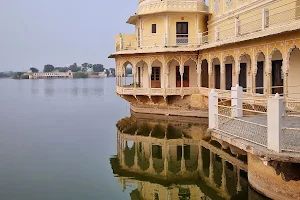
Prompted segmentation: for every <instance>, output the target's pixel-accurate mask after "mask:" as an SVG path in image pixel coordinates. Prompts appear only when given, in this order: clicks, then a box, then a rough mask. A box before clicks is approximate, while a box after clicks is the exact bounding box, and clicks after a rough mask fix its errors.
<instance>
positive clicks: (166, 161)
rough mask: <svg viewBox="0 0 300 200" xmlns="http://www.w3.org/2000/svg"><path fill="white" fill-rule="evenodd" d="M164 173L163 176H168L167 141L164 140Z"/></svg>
mask: <svg viewBox="0 0 300 200" xmlns="http://www.w3.org/2000/svg"><path fill="white" fill-rule="evenodd" d="M163 149H164V154H163V155H164V157H165V159H164V173H165V176H167V175H168V170H169V165H168V164H169V163H168V152H169V146H168V145H167V140H166V139H165V142H164V148H163Z"/></svg>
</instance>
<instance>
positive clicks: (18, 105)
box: [0, 78, 260, 200]
mask: <svg viewBox="0 0 300 200" xmlns="http://www.w3.org/2000/svg"><path fill="white" fill-rule="evenodd" d="M0 94H1V97H0V111H1V114H0V127H1V129H0V130H1V134H0V199H4V200H19V199H22V200H27V199H28V200H41V199H43V200H48V199H49V200H50V199H51V200H54V199H55V200H58V199H63V200H65V199H72V200H76V199H78V200H79V199H80V200H83V199H84V200H92V199H95V200H96V199H97V200H98V199H103V200H106V199H108V200H110V199H111V200H114V199H116V200H117V199H122V200H123V199H125V200H126V199H139V197H138V196H139V195H135V194H136V191H137V190H136V187H137V186H138V185H137V184H136V183H133V185H130V186H129V187H128V186H127V187H126V189H125V190H124V192H123V191H122V190H123V189H124V188H123V187H122V184H121V183H120V182H118V178H117V177H115V176H120V174H118V173H119V171H118V170H117V171H118V172H116V169H112V167H113V166H115V165H113V164H112V163H118V162H119V161H118V160H116V161H114V160H115V159H117V158H118V156H117V150H118V147H120V146H119V144H118V143H117V128H116V123H117V122H118V121H119V120H121V119H123V118H125V117H129V116H130V113H129V105H128V103H126V102H125V101H124V100H122V99H121V98H119V97H118V96H116V94H115V79H113V78H107V79H82V80H23V81H16V80H9V79H0ZM113 170H114V172H113ZM123 176H126V173H125V174H123ZM131 177H132V178H131V179H133V180H135V178H134V177H133V176H132V175H131ZM120 178H122V177H121V176H120V177H119V179H120ZM136 179H137V178H136ZM143 181H144V182H147V177H146V180H143ZM151 184H154V186H155V185H156V184H158V183H156V182H155V181H154V183H153V182H151ZM193 184H194V183H193ZM196 185H197V183H196ZM198 185H199V184H198ZM200 185H201V184H200ZM165 187H166V188H168V187H169V186H165ZM244 187H245V188H246V187H247V183H244ZM247 191H248V190H246V193H245V192H244V193H243V199H247V197H248V194H247ZM249 196H251V195H249ZM255 197H256V196H255ZM147 198H148V199H153V197H152V196H151V197H150V196H148V197H147ZM256 198H257V197H256ZM185 199H188V198H185ZM250 199H251V198H250ZM257 199H260V198H257Z"/></svg>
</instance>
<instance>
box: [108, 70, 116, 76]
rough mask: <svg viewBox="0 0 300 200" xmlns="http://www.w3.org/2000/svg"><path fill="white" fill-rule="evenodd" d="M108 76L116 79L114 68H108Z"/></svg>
mask: <svg viewBox="0 0 300 200" xmlns="http://www.w3.org/2000/svg"><path fill="white" fill-rule="evenodd" d="M109 71H110V76H113V77H116V70H115V68H109Z"/></svg>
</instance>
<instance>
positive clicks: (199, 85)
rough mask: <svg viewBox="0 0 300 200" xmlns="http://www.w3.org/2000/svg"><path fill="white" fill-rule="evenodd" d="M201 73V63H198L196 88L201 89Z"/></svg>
mask: <svg viewBox="0 0 300 200" xmlns="http://www.w3.org/2000/svg"><path fill="white" fill-rule="evenodd" d="M201 72H202V70H201V63H199V64H198V65H197V86H198V88H200V87H201Z"/></svg>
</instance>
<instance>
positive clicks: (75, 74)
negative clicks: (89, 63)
mask: <svg viewBox="0 0 300 200" xmlns="http://www.w3.org/2000/svg"><path fill="white" fill-rule="evenodd" d="M73 78H88V75H87V74H86V73H84V72H75V73H73Z"/></svg>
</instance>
